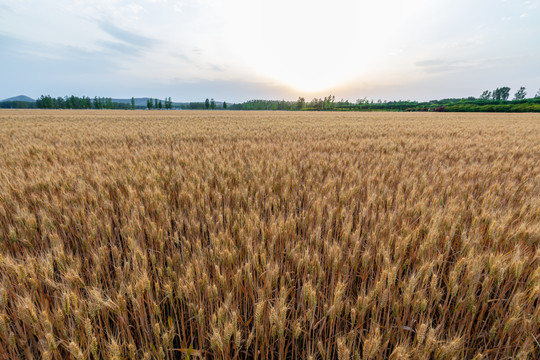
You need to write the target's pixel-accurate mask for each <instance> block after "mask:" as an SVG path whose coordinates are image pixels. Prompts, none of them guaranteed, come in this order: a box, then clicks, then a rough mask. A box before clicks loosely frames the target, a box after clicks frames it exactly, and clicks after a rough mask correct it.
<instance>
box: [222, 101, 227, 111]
mask: <svg viewBox="0 0 540 360" xmlns="http://www.w3.org/2000/svg"><path fill="white" fill-rule="evenodd" d="M223 108H224V109H225V110H226V109H227V103H226V102H225V101H224V102H223Z"/></svg>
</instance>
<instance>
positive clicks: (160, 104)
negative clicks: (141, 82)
mask: <svg viewBox="0 0 540 360" xmlns="http://www.w3.org/2000/svg"><path fill="white" fill-rule="evenodd" d="M158 108H159V109H163V103H162V102H161V100H159V103H158Z"/></svg>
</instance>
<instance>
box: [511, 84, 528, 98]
mask: <svg viewBox="0 0 540 360" xmlns="http://www.w3.org/2000/svg"><path fill="white" fill-rule="evenodd" d="M525 96H527V92H526V91H525V87H524V86H522V87H520V88H519V90H518V91H517V92H516V93H515V94H514V100H523V99H525Z"/></svg>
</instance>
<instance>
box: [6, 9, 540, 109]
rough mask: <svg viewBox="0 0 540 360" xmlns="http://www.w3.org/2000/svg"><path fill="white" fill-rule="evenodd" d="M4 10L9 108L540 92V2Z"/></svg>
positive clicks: (419, 98)
mask: <svg viewBox="0 0 540 360" xmlns="http://www.w3.org/2000/svg"><path fill="white" fill-rule="evenodd" d="M329 4H330V3H328V2H323V1H319V0H316V1H313V0H312V1H307V0H298V1H291V0H289V1H285V0H274V1H271V2H270V1H253V0H252V1H249V0H232V1H227V2H224V1H217V0H174V1H172V0H131V1H125V0H112V1H111V0H107V1H105V0H99V1H83V0H80V1H67V0H51V1H47V2H41V1H37V0H23V1H16V0H0V51H1V53H2V56H1V57H0V78H1V79H2V80H1V81H2V86H1V87H0V99H3V98H8V97H11V96H15V95H19V94H25V95H28V96H30V97H33V98H36V97H38V96H39V95H41V94H50V95H52V96H63V95H71V94H73V95H77V96H83V95H87V96H107V97H113V98H128V97H132V96H133V97H146V96H153V97H160V98H164V97H169V96H170V97H172V98H173V99H174V100H175V101H200V100H204V98H209V97H212V98H215V99H216V100H217V99H219V100H225V101H233V102H240V101H245V100H249V99H255V98H265V99H272V98H276V99H281V98H284V99H287V100H294V99H296V98H298V96H303V97H305V98H306V99H307V100H309V99H311V98H312V97H321V96H325V95H328V94H330V93H331V94H334V95H335V96H336V98H337V99H341V98H344V99H349V100H355V99H357V98H364V97H367V98H369V99H375V100H376V99H388V100H393V99H411V100H431V99H436V98H448V97H467V96H479V95H480V94H481V92H482V91H483V90H486V89H489V90H492V89H494V88H496V87H499V86H510V87H511V88H512V93H513V92H515V91H516V90H517V88H519V87H520V86H525V87H526V88H527V91H528V93H529V96H531V95H533V94H535V93H536V92H537V90H538V89H539V88H540V71H539V70H538V64H539V63H540V41H539V40H538V38H539V35H540V0H535V1H517V0H507V1H504V0H495V1H487V0H479V1H475V2H470V1H465V0H456V1H439V2H432V1H428V0H412V1H409V2H406V3H404V2H401V1H398V0H386V1H378V2H375V1H351V0H336V1H334V2H332V6H330V5H329Z"/></svg>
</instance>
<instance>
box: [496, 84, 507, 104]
mask: <svg viewBox="0 0 540 360" xmlns="http://www.w3.org/2000/svg"><path fill="white" fill-rule="evenodd" d="M509 97H510V88H509V87H508V86H504V87H502V88H497V89H495V90H493V94H492V98H493V100H504V101H506V100H508V98H509Z"/></svg>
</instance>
